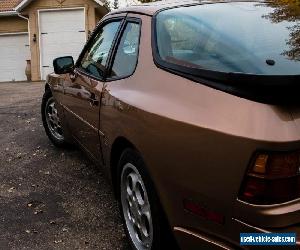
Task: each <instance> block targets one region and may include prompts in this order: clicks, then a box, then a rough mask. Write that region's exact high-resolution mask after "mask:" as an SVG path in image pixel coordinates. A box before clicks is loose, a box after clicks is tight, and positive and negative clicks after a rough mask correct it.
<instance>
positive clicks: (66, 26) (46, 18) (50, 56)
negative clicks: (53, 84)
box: [39, 9, 86, 80]
mask: <svg viewBox="0 0 300 250" xmlns="http://www.w3.org/2000/svg"><path fill="white" fill-rule="evenodd" d="M39 19H40V51H41V77H42V79H43V80H45V79H46V77H47V75H48V74H49V73H52V72H53V60H54V59H55V58H57V57H61V56H73V57H74V60H75V61H76V59H77V58H78V56H79V54H80V52H81V50H82V48H83V46H84V44H85V42H86V33H85V15H84V9H76V10H59V11H41V12H40V13H39Z"/></svg>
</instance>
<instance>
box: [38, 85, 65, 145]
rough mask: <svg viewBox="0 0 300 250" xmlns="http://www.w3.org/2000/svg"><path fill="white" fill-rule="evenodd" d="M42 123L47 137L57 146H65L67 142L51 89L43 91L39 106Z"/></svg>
mask: <svg viewBox="0 0 300 250" xmlns="http://www.w3.org/2000/svg"><path fill="white" fill-rule="evenodd" d="M41 112H42V120H43V125H44V128H45V131H46V134H47V135H48V137H49V139H50V140H51V141H52V142H53V144H54V145H55V146H57V147H65V146H67V145H68V144H67V143H66V141H65V137H64V134H63V129H62V125H61V119H60V117H59V113H58V110H57V105H56V102H55V99H54V98H53V96H52V93H51V91H50V90H49V89H48V90H46V91H45V93H44V96H43V101H42V106H41Z"/></svg>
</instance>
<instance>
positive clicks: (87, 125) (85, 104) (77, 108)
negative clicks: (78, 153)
mask: <svg viewBox="0 0 300 250" xmlns="http://www.w3.org/2000/svg"><path fill="white" fill-rule="evenodd" d="M122 21H123V17H118V18H113V19H108V20H105V21H104V22H103V23H102V24H100V26H99V27H98V28H97V30H96V32H94V34H93V36H92V37H91V39H90V41H89V42H88V44H87V46H86V47H85V49H84V50H83V52H82V54H81V56H80V57H79V59H78V61H77V63H76V65H75V68H74V72H72V73H71V74H69V79H68V81H65V83H64V92H65V96H64V98H65V100H64V104H65V109H66V111H67V112H66V116H67V121H68V126H69V129H70V131H71V133H72V135H73V137H74V138H75V140H77V142H78V143H79V144H80V145H81V146H82V147H83V148H84V149H85V150H86V151H87V152H88V153H89V154H90V155H91V156H92V157H93V158H94V159H95V160H96V161H97V162H100V163H102V153H101V143H100V139H99V136H101V132H100V131H99V119H100V117H99V116H100V102H101V96H102V90H103V86H104V81H105V74H106V67H107V63H108V59H109V56H110V53H111V50H112V48H113V44H114V41H115V39H116V37H117V34H118V32H119V30H120V28H121V26H122Z"/></svg>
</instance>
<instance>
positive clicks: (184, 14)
mask: <svg viewBox="0 0 300 250" xmlns="http://www.w3.org/2000/svg"><path fill="white" fill-rule="evenodd" d="M298 7H299V6H298ZM280 8H282V6H280V5H276V4H272V3H257V2H232V3H218V4H204V5H196V6H189V7H180V8H174V9H168V10H164V11H162V12H160V13H159V14H158V15H157V16H156V38H157V40H156V41H157V50H158V54H159V56H160V58H161V59H162V60H163V61H165V62H167V63H170V64H173V65H174V64H175V65H177V66H182V67H184V68H201V69H204V70H212V71H218V72H224V73H229V72H234V73H246V74H255V75H299V73H300V37H299V34H300V31H299V27H300V24H299V15H300V13H298V12H297V11H299V8H298V9H292V10H293V11H294V12H295V13H292V14H291V17H290V18H289V17H288V16H287V15H285V16H283V18H281V19H280V16H279V15H280V14H282V11H281V12H280ZM284 17H286V18H284Z"/></svg>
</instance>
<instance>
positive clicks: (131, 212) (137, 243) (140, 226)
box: [121, 163, 153, 250]
mask: <svg viewBox="0 0 300 250" xmlns="http://www.w3.org/2000/svg"><path fill="white" fill-rule="evenodd" d="M121 205H122V208H123V216H124V220H125V223H126V228H127V230H128V233H129V235H130V238H131V240H132V243H133V245H134V247H135V248H136V249H139V250H140V249H151V246H152V243H153V224H152V223H153V222H152V214H151V207H150V203H149V198H148V194H147V190H146V188H145V184H144V181H143V179H142V177H141V175H140V173H139V171H138V170H137V168H136V167H135V166H134V165H133V164H131V163H127V164H126V165H125V166H124V168H123V171H122V174H121Z"/></svg>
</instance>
